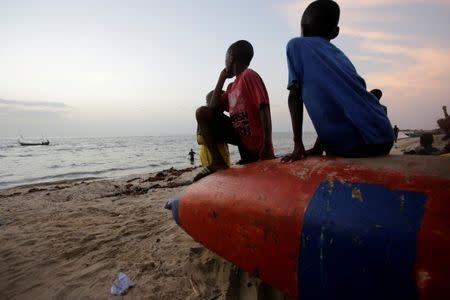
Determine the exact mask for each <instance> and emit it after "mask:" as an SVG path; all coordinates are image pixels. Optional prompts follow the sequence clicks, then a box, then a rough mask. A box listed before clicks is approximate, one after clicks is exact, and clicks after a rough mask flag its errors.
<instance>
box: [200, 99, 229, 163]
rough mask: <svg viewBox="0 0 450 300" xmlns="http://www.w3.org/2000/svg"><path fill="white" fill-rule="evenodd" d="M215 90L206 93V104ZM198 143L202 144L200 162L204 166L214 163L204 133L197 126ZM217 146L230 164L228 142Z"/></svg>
mask: <svg viewBox="0 0 450 300" xmlns="http://www.w3.org/2000/svg"><path fill="white" fill-rule="evenodd" d="M213 92H214V91H211V92H209V93H208V95H206V104H208V103H209V101H211V97H212V95H213ZM197 143H198V144H199V145H200V162H201V163H202V167H204V168H206V167H208V166H209V165H211V163H212V157H211V152H210V151H209V149H208V147H207V146H206V145H205V140H204V139H203V136H202V133H201V132H200V130H199V129H198V128H197ZM217 148H218V149H219V152H220V154H221V155H222V158H223V160H224V161H225V163H226V164H227V166H228V167H229V166H230V152H229V151H228V144H227V143H218V144H217Z"/></svg>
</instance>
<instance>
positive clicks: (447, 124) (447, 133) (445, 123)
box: [437, 105, 450, 140]
mask: <svg viewBox="0 0 450 300" xmlns="http://www.w3.org/2000/svg"><path fill="white" fill-rule="evenodd" d="M442 110H443V111H444V118H443V119H439V120H437V123H438V125H439V128H440V129H441V130H442V131H443V132H444V136H443V137H442V140H448V139H449V138H450V117H449V116H448V113H447V106H445V105H444V106H442Z"/></svg>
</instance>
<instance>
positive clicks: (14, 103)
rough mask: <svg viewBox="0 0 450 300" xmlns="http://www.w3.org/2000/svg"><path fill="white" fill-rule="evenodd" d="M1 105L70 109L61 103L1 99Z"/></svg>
mask: <svg viewBox="0 0 450 300" xmlns="http://www.w3.org/2000/svg"><path fill="white" fill-rule="evenodd" d="M0 105H5V106H15V107H17V106H20V107H46V108H68V106H67V105H65V104H64V103H61V102H46V101H17V100H5V99H0Z"/></svg>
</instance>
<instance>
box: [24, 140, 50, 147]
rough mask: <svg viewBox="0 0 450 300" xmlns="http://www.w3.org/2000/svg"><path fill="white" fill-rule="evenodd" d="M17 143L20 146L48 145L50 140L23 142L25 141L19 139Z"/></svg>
mask: <svg viewBox="0 0 450 300" xmlns="http://www.w3.org/2000/svg"><path fill="white" fill-rule="evenodd" d="M19 144H20V145H21V146H48V145H50V141H49V140H47V141H42V142H39V143H25V142H21V141H19Z"/></svg>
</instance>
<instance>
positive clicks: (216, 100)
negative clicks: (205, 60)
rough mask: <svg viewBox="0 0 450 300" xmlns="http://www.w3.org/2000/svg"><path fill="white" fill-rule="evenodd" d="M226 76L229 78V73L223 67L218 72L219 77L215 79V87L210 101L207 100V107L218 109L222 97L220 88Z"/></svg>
mask: <svg viewBox="0 0 450 300" xmlns="http://www.w3.org/2000/svg"><path fill="white" fill-rule="evenodd" d="M227 78H231V76H230V74H229V73H228V72H227V70H226V69H223V70H222V72H220V75H219V79H218V80H217V84H216V88H215V89H214V93H213V95H212V97H211V101H210V102H209V105H208V106H209V107H211V108H212V109H216V110H218V109H220V107H221V104H222V103H221V97H222V89H223V85H224V84H225V80H227Z"/></svg>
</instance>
